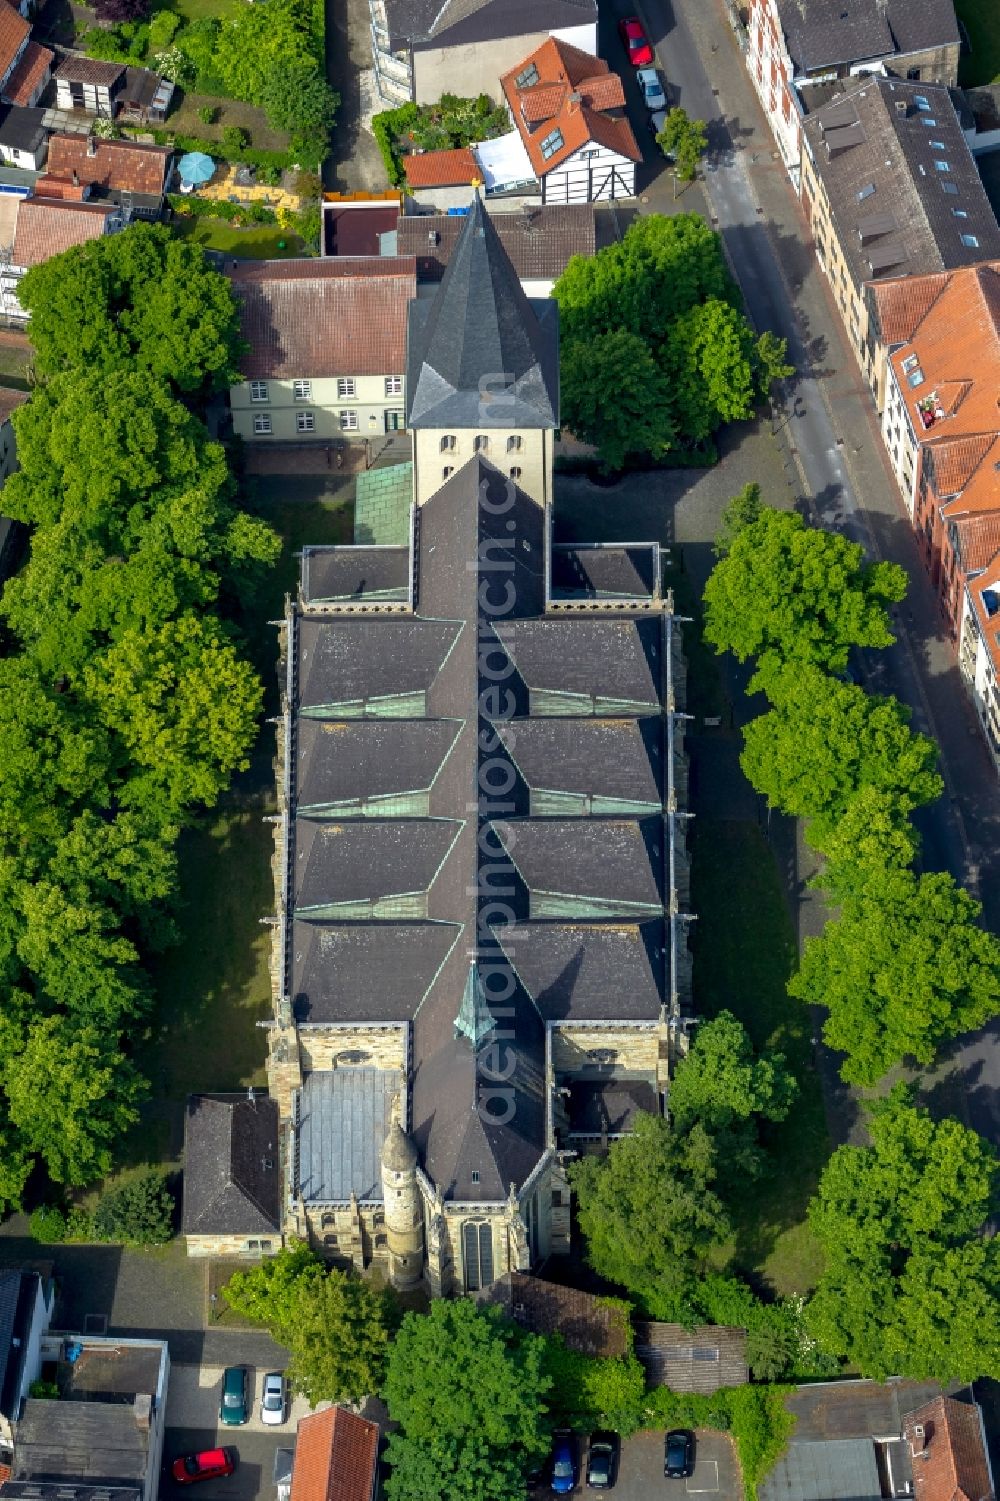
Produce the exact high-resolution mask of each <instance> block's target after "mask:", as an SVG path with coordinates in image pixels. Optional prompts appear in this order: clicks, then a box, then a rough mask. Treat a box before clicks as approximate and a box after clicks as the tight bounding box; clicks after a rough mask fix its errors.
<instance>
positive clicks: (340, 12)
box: [323, 0, 388, 193]
mask: <svg viewBox="0 0 1000 1501" xmlns="http://www.w3.org/2000/svg"><path fill="white" fill-rule="evenodd" d="M369 26H370V20H369V12H368V0H326V72H327V77H328V78H329V80H330V84H331V86H332V87H333V88H335V89H336V91H337V93H338V94H339V95H340V108H339V109H338V111H337V123H336V125H335V126H334V131H333V140H332V151H331V153H330V156H329V157H328V158H327V160H326V161H325V162H324V164H323V186H324V187H325V188H328V189H330V190H331V191H335V192H338V193H356V192H371V191H373V190H375V189H378V188H384V187H386V186H388V184H387V183H386V176H385V166H384V164H383V162H382V154H381V152H380V151H379V149H378V144H377V142H376V140H375V137H374V136H373V135H372V133H371V131H369V130H366V129H365V128H364V126H363V125H362V117H363V114H364V108H363V105H362V100H361V75H362V73H363V72H366V71H367V70H368V69H370V68H371V65H372V48H371V33H370V31H369Z"/></svg>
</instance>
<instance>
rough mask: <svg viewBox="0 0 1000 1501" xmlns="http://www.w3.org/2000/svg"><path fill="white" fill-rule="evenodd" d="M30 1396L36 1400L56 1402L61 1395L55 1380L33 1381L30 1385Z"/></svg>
mask: <svg viewBox="0 0 1000 1501" xmlns="http://www.w3.org/2000/svg"><path fill="white" fill-rule="evenodd" d="M28 1396H29V1397H34V1398H35V1399H36V1401H38V1400H41V1401H49V1402H55V1401H57V1400H58V1397H59V1387H58V1385H57V1383H56V1382H55V1381H41V1380H38V1381H33V1382H32V1383H31V1385H30V1386H29V1387H28Z"/></svg>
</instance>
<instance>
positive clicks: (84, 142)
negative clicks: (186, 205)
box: [45, 132, 173, 198]
mask: <svg viewBox="0 0 1000 1501" xmlns="http://www.w3.org/2000/svg"><path fill="white" fill-rule="evenodd" d="M90 144H92V145H93V148H94V149H93V154H92V155H91V153H90V152H89V151H88V145H90ZM172 156H173V151H172V149H171V147H169V146H145V145H142V144H140V142H138V141H110V140H104V139H103V138H102V137H99V136H95V137H90V138H88V137H87V136H85V135H80V134H79V133H71V132H66V133H65V134H60V133H59V132H54V133H53V134H52V135H51V136H50V137H49V154H48V159H47V160H46V163H45V171H46V173H47V175H48V176H50V177H62V178H68V179H70V180H71V179H72V177H73V173H74V172H75V173H76V175H77V178H78V180H79V181H80V182H81V183H90V184H91V185H92V186H97V187H102V188H108V189H111V190H112V191H113V192H116V193H140V194H143V195H145V196H147V197H150V198H162V196H163V194H164V192H165V190H166V182H167V171H168V169H169V166H170V158H171V157H172Z"/></svg>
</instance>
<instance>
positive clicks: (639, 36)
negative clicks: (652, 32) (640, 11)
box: [618, 16, 653, 68]
mask: <svg viewBox="0 0 1000 1501" xmlns="http://www.w3.org/2000/svg"><path fill="white" fill-rule="evenodd" d="M618 30H619V31H620V33H621V39H622V41H623V42H624V43H625V51H626V52H627V53H628V60H629V62H630V63H631V64H632V66H633V68H644V67H645V66H646V64H647V63H651V62H652V61H653V49H652V47H651V46H650V45H649V43H648V42H647V40H646V33H645V32H644V31H643V29H642V22H641V21H640V20H639V17H638V16H626V17H625V19H624V21H619V22H618Z"/></svg>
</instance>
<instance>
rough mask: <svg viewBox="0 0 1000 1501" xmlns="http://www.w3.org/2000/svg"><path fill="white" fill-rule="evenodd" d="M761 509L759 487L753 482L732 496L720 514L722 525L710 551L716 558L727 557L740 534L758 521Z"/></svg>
mask: <svg viewBox="0 0 1000 1501" xmlns="http://www.w3.org/2000/svg"><path fill="white" fill-rule="evenodd" d="M763 509H764V502H763V501H762V500H761V498H760V486H759V485H758V484H757V482H756V481H755V480H749V481H748V482H747V484H745V485H744V486H743V489H742V490H741V491H740V493H739V494H738V495H734V496H733V498H732V500H731V501H730V502H729V504H728V505H727V506H726V509H725V510H724V511H723V513H722V525H721V526H720V528H719V530H718V532H717V534H716V538H715V541H714V542H713V543H712V551H713V552H714V553H715V556H716V557H717V558H725V557H727V556H728V554H729V550H730V548H731V547H732V545H733V542H734V541H735V539H736V538H737V537H738V536H739V534H740V532H741V531H743V529H744V528H745V527H748V526H752V525H753V524H754V522H755V521H757V520H759V518H760V514H761V512H762V510H763Z"/></svg>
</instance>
